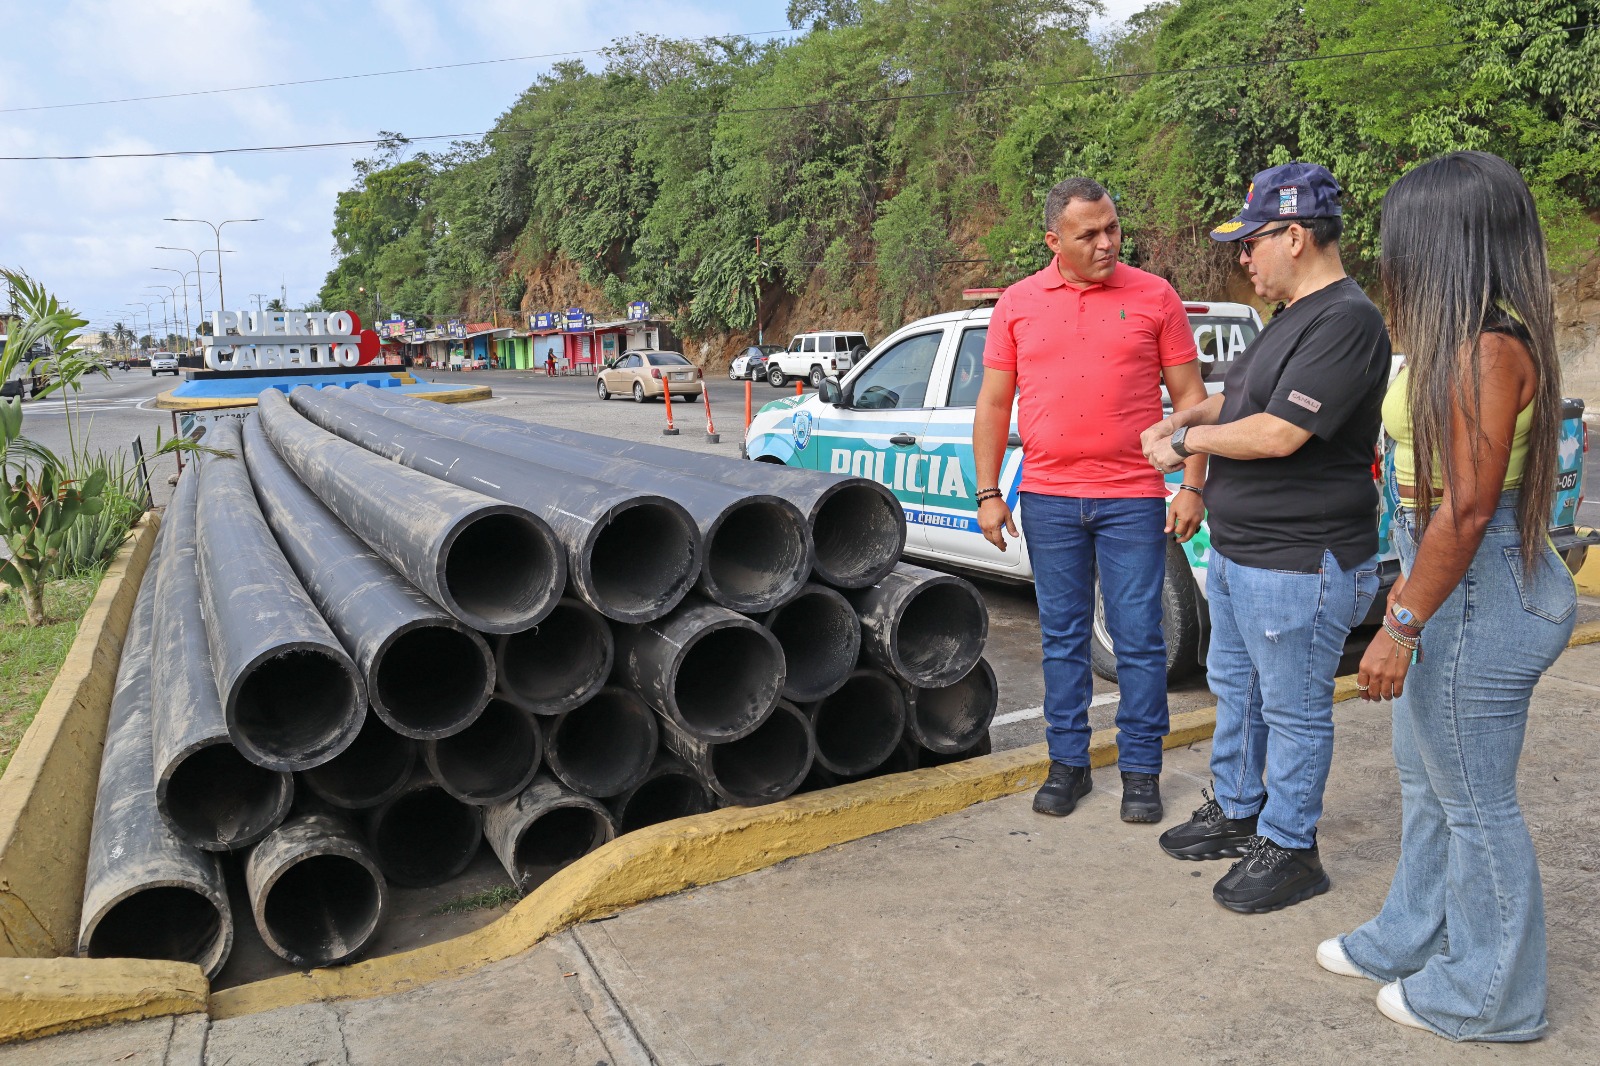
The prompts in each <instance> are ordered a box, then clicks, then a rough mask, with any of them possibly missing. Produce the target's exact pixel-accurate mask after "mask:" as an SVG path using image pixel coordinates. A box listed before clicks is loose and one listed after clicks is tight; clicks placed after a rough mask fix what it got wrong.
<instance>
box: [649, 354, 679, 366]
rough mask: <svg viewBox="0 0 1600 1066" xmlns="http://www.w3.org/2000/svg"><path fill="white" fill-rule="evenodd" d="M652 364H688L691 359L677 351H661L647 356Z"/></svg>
mask: <svg viewBox="0 0 1600 1066" xmlns="http://www.w3.org/2000/svg"><path fill="white" fill-rule="evenodd" d="M647 358H648V359H649V360H650V365H651V366H688V365H689V360H687V359H685V358H684V357H683V356H681V355H679V354H677V353H676V352H661V353H660V354H658V355H651V356H647Z"/></svg>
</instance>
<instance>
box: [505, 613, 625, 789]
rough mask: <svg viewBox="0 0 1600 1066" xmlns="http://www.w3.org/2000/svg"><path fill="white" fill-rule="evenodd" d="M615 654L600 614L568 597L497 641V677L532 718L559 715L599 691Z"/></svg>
mask: <svg viewBox="0 0 1600 1066" xmlns="http://www.w3.org/2000/svg"><path fill="white" fill-rule="evenodd" d="M615 653H616V645H615V642H614V641H613V640H612V639H611V626H610V625H608V624H607V623H606V620H605V619H604V618H603V617H601V615H600V612H599V611H596V610H595V609H594V608H593V607H590V606H589V605H588V604H587V603H584V602H583V601H582V600H580V599H577V598H576V597H573V596H567V597H565V598H563V599H562V601H561V602H560V603H558V604H556V609H555V610H553V611H551V612H550V614H549V615H548V616H547V617H546V618H545V620H544V621H542V622H540V623H539V624H538V625H536V626H534V627H533V628H532V629H524V630H523V631H522V632H521V633H508V634H506V635H505V636H503V637H499V638H497V639H496V640H495V646H494V661H495V667H496V672H495V677H496V679H497V680H498V681H499V684H500V688H501V689H502V690H504V691H506V692H509V693H511V694H512V695H514V696H516V697H517V698H519V699H520V700H522V701H523V702H524V703H525V704H527V706H528V709H529V710H531V711H533V712H534V713H535V714H560V713H561V712H562V711H568V710H571V709H572V708H574V707H576V706H578V705H579V704H581V703H583V702H584V701H585V700H587V699H588V698H589V697H590V696H593V695H594V694H595V693H596V692H599V691H600V687H601V686H602V685H604V684H605V683H606V678H608V677H610V676H611V664H612V657H613V656H614V655H615ZM524 784H526V782H524Z"/></svg>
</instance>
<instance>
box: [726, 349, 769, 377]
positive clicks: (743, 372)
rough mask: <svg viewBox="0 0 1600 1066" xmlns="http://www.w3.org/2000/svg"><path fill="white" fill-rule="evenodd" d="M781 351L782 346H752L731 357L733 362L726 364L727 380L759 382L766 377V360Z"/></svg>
mask: <svg viewBox="0 0 1600 1066" xmlns="http://www.w3.org/2000/svg"><path fill="white" fill-rule="evenodd" d="M781 351H783V346H782V345H778V344H752V345H751V346H750V347H748V348H746V349H745V350H744V351H742V352H740V353H739V354H738V355H736V356H734V357H733V362H731V363H729V364H728V379H729V380H730V381H742V380H744V379H746V378H748V379H749V380H751V381H759V380H760V379H761V378H764V377H766V376H767V358H768V356H772V355H776V354H778V353H779V352H781Z"/></svg>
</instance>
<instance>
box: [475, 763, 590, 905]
mask: <svg viewBox="0 0 1600 1066" xmlns="http://www.w3.org/2000/svg"><path fill="white" fill-rule="evenodd" d="M616 832H617V827H616V823H615V822H613V821H612V818H611V812H610V811H608V810H606V808H605V806H604V805H602V804H601V803H600V802H599V801H598V800H593V799H590V798H589V797H588V796H580V795H579V794H578V793H576V792H574V791H572V790H571V789H569V788H567V787H566V786H565V785H563V784H561V782H559V781H557V780H556V779H555V778H553V777H550V776H549V775H547V774H540V775H539V776H538V777H536V778H534V779H533V783H532V784H531V785H529V786H528V787H527V788H526V789H524V790H523V791H522V792H521V793H519V794H518V795H517V796H515V797H514V798H512V799H509V800H506V801H504V802H503V803H496V804H495V805H494V806H492V807H490V808H489V809H488V813H487V816H486V817H485V819H484V826H483V833H484V836H486V837H487V838H488V839H489V846H490V847H491V848H493V849H494V853H495V855H496V856H498V857H499V859H500V865H501V866H504V867H505V870H506V873H507V874H509V875H511V880H512V882H513V883H515V884H516V886H517V888H518V889H519V890H520V891H522V892H527V891H528V890H529V889H531V888H533V887H534V886H536V885H539V884H542V883H543V882H545V881H548V880H549V879H550V878H551V877H552V876H554V874H555V873H556V871H558V870H560V869H561V868H562V867H564V866H568V865H571V864H572V863H574V862H576V861H577V860H579V859H581V858H583V856H585V855H587V854H589V852H591V851H593V850H594V849H595V848H598V847H600V846H601V845H602V844H605V843H607V842H608V841H610V840H611V839H612V837H614V836H616Z"/></svg>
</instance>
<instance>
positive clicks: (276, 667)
mask: <svg viewBox="0 0 1600 1066" xmlns="http://www.w3.org/2000/svg"><path fill="white" fill-rule="evenodd" d="M355 706H356V686H355V681H354V679H353V678H351V676H350V673H349V671H348V670H346V669H345V666H344V664H343V663H341V662H339V661H338V660H337V659H334V658H333V657H332V656H330V655H327V654H326V653H324V652H321V651H317V650H312V649H306V648H297V649H294V650H292V651H287V652H284V653H282V654H280V655H274V656H272V657H271V658H269V659H266V660H264V661H262V662H261V663H259V664H258V665H257V666H256V667H255V669H253V670H251V671H250V672H249V674H248V675H247V676H246V677H245V678H244V680H243V681H242V682H241V683H240V685H239V694H238V696H237V698H236V699H235V700H234V707H233V724H234V727H235V728H236V729H237V730H238V733H239V735H240V736H241V737H243V738H244V739H245V740H246V741H247V742H248V743H249V745H250V746H251V747H253V748H255V749H256V750H257V751H259V752H260V753H262V754H263V755H265V756H266V757H267V758H270V759H273V760H276V761H280V762H284V763H300V762H304V761H306V760H311V761H315V760H316V758H317V756H318V755H320V754H324V753H326V752H327V750H328V749H329V748H333V747H336V746H337V745H338V742H339V740H340V738H341V737H343V736H344V735H346V733H347V731H348V730H349V729H350V728H351V726H352V724H353V723H352V721H351V711H352V709H353V708H355Z"/></svg>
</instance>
